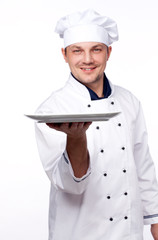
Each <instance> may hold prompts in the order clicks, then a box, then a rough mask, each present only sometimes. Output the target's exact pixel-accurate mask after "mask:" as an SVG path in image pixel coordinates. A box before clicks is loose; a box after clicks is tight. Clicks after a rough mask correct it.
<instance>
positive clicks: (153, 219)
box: [144, 214, 158, 225]
mask: <svg viewBox="0 0 158 240" xmlns="http://www.w3.org/2000/svg"><path fill="white" fill-rule="evenodd" d="M156 223H158V214H153V215H148V216H144V225H150V224H156Z"/></svg>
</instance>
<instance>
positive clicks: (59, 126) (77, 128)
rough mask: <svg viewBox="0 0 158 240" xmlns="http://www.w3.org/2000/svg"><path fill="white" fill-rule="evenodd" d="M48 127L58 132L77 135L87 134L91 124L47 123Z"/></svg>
mask: <svg viewBox="0 0 158 240" xmlns="http://www.w3.org/2000/svg"><path fill="white" fill-rule="evenodd" d="M46 125H47V126H48V127H50V128H52V129H55V130H57V131H61V132H64V133H66V134H69V133H73V132H74V133H76V132H85V131H86V130H87V129H88V128H89V126H90V125H91V122H73V123H46Z"/></svg>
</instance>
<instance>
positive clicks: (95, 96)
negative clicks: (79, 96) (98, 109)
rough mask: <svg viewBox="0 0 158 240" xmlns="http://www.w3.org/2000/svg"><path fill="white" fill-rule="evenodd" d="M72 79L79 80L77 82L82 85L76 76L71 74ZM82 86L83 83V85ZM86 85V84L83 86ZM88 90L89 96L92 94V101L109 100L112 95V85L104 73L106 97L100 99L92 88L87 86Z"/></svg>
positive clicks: (104, 93) (104, 92)
mask: <svg viewBox="0 0 158 240" xmlns="http://www.w3.org/2000/svg"><path fill="white" fill-rule="evenodd" d="M71 75H72V77H73V78H74V79H76V80H77V82H79V83H81V82H80V81H79V80H78V79H77V78H75V77H74V75H73V74H72V73H71ZM81 84H82V83H81ZM82 85H84V84H82ZM84 86H85V85H84ZM85 87H86V88H87V90H88V91H89V94H90V98H91V100H92V101H93V100H101V99H104V98H108V97H109V96H110V95H111V92H112V90H111V87H110V83H109V81H108V79H107V77H106V75H105V73H104V86H103V95H104V97H98V95H97V94H96V93H95V92H94V91H93V90H92V89H90V88H88V87H87V86H85Z"/></svg>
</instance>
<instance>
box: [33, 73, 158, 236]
mask: <svg viewBox="0 0 158 240" xmlns="http://www.w3.org/2000/svg"><path fill="white" fill-rule="evenodd" d="M110 87H111V89H112V93H111V95H110V96H109V97H108V98H106V99H101V100H97V101H91V98H90V94H89V91H88V89H87V88H86V87H85V86H84V85H82V84H81V83H79V82H78V81H77V80H75V79H74V78H73V76H72V75H70V77H69V79H68V81H67V82H66V84H65V86H64V87H63V88H62V89H60V90H58V91H56V92H54V93H52V95H51V96H50V97H49V98H48V99H47V100H46V101H45V102H44V103H42V104H41V105H40V107H39V108H38V110H37V111H36V113H38V114H53V113H54V114H59V113H60V114H68V113H109V112H121V114H120V115H118V116H117V117H115V118H112V119H111V120H110V121H105V122H93V123H92V124H91V126H90V127H89V129H88V130H87V132H86V134H87V142H88V150H89V155H90V166H89V169H88V171H87V173H86V174H85V176H83V177H82V178H76V177H75V176H74V173H73V169H72V167H71V163H70V161H69V158H68V155H67V153H66V134H65V133H62V132H59V131H55V130H53V129H50V128H49V127H48V126H47V125H46V124H44V123H36V124H35V129H36V138H37V145H38V150H39V154H40V158H41V161H42V164H43V167H44V170H45V171H46V173H47V175H48V177H49V179H50V182H51V191H50V207H49V240H64V239H65V240H142V239H143V225H144V224H153V223H158V184H157V181H156V176H155V169H154V164H153V161H152V159H151V156H150V153H149V148H148V142H147V132H146V126H145V122H144V117H143V113H142V108H141V104H140V102H139V101H138V100H137V98H136V97H135V96H133V95H132V94H131V93H130V92H129V91H127V90H125V89H123V88H121V87H119V86H114V85H112V83H110Z"/></svg>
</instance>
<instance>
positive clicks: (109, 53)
mask: <svg viewBox="0 0 158 240" xmlns="http://www.w3.org/2000/svg"><path fill="white" fill-rule="evenodd" d="M111 52H112V47H111V46H109V47H108V56H107V60H109V57H110V55H111Z"/></svg>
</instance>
